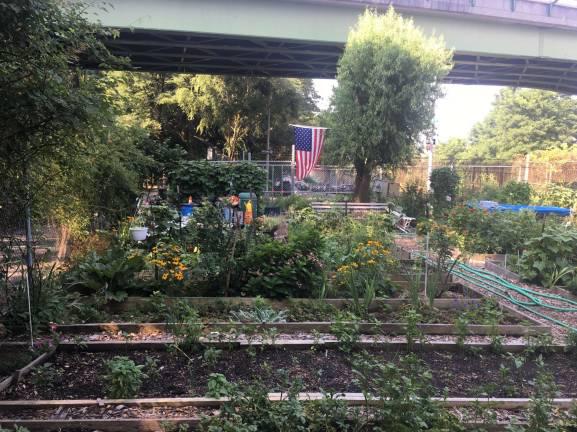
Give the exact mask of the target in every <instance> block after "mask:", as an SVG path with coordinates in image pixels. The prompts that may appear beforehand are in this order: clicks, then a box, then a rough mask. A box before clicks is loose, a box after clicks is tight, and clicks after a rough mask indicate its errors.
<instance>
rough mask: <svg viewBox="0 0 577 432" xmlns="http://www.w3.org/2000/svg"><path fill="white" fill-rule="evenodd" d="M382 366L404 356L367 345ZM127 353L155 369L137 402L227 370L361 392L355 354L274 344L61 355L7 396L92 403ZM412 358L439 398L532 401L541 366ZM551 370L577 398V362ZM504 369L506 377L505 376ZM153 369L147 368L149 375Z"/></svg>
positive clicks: (461, 357) (554, 357) (493, 358)
mask: <svg viewBox="0 0 577 432" xmlns="http://www.w3.org/2000/svg"><path fill="white" fill-rule="evenodd" d="M367 350H368V352H369V353H370V354H371V355H372V356H374V358H376V359H378V360H379V361H382V362H392V363H396V362H398V361H399V359H400V357H401V354H402V352H400V351H399V350H396V351H391V350H383V349H379V348H370V347H367ZM118 354H122V355H125V356H128V357H129V358H131V359H133V360H134V361H135V363H137V364H149V365H150V364H154V365H155V366H154V371H153V372H154V375H155V377H154V378H151V379H147V380H145V382H144V384H143V386H142V388H141V390H140V391H139V394H138V396H139V397H168V396H170V397H182V396H202V395H204V394H205V393H206V390H207V380H208V377H209V375H210V374H211V373H222V374H223V375H225V376H226V378H227V379H228V380H229V381H230V382H234V383H239V384H243V383H244V384H248V383H250V382H253V381H258V382H260V383H261V384H264V385H266V387H267V388H269V389H270V391H283V390H286V387H285V386H286V382H287V381H286V379H287V377H290V382H292V381H294V380H295V379H297V378H298V379H301V380H302V382H303V386H304V388H303V391H317V390H318V389H319V388H322V389H324V390H327V391H335V392H358V391H360V390H359V387H358V385H357V384H356V382H355V377H356V376H355V374H354V373H353V371H352V369H351V358H352V357H351V353H349V352H343V351H341V350H338V349H330V347H326V346H322V345H321V346H316V349H307V350H289V349H286V348H280V347H275V348H272V347H270V346H261V347H252V348H240V349H233V350H230V351H223V352H222V353H221V355H220V356H219V357H218V358H217V360H216V361H214V362H211V363H210V364H207V362H206V360H205V359H204V358H203V355H202V353H201V352H199V353H197V354H193V355H191V356H190V357H191V359H190V360H189V359H187V358H185V357H184V356H180V355H175V353H174V352H169V351H151V350H138V351H122V350H116V351H115V352H72V353H65V352H58V353H56V354H55V355H54V356H53V358H52V359H51V363H52V366H51V368H50V371H49V372H47V371H46V370H45V369H44V370H42V371H41V372H40V375H39V373H37V372H33V373H32V374H29V375H27V376H26V377H23V378H22V379H21V380H20V382H18V383H16V384H15V385H14V386H11V387H10V388H8V389H7V390H6V391H5V392H4V393H3V394H2V398H3V399H12V400H13V399H85V398H89V399H95V398H103V397H104V396H105V392H104V384H103V379H102V375H103V372H104V362H105V361H106V360H109V359H111V358H112V357H114V356H115V355H118ZM415 355H416V356H417V357H418V358H420V359H421V360H422V361H423V362H424V364H425V365H426V366H427V367H428V368H429V369H430V370H431V372H432V376H433V384H434V386H435V388H436V389H437V395H438V396H443V395H444V392H445V391H446V390H445V389H448V392H449V393H448V396H451V397H479V396H486V397H490V396H493V397H511V396H516V397H529V396H530V395H531V393H532V389H533V385H534V379H535V374H536V367H535V364H534V362H533V361H532V359H533V357H534V356H529V357H530V358H527V357H525V358H524V360H523V362H522V364H516V363H517V362H519V361H521V357H520V356H503V355H501V354H494V353H490V352H485V353H483V355H473V354H470V353H466V352H453V353H451V352H446V351H439V350H431V351H417V352H416V353H415ZM542 356H543V360H544V362H545V365H546V368H547V369H548V370H549V371H550V372H551V373H552V374H553V376H554V378H555V381H556V382H557V385H558V388H559V396H562V397H576V396H577V365H576V364H575V363H574V362H573V361H571V358H569V357H568V356H567V355H566V354H563V353H544V354H542ZM503 368H507V373H506V374H505V373H504V372H503ZM150 372H152V371H149V373H150Z"/></svg>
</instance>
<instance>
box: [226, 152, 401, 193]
mask: <svg viewBox="0 0 577 432" xmlns="http://www.w3.org/2000/svg"><path fill="white" fill-rule="evenodd" d="M235 162H236V161H233V162H232V163H235ZM244 162H246V161H244ZM250 162H252V163H254V164H256V165H258V166H259V167H261V168H263V169H264V170H266V171H267V172H268V182H267V187H266V190H265V192H266V194H267V195H290V194H292V193H293V191H294V193H297V194H299V195H350V194H352V193H353V190H354V184H355V170H354V169H353V168H352V167H338V166H332V165H319V166H316V167H315V168H313V170H312V171H311V172H310V174H309V175H308V176H307V177H306V178H304V179H303V180H296V178H294V170H293V167H292V165H291V162H290V161H277V160H275V161H270V162H268V163H267V162H266V161H261V160H258V161H250ZM215 163H219V162H215ZM228 163H231V162H228ZM267 168H268V169H267ZM293 183H294V188H293ZM372 188H373V191H374V192H377V193H382V194H383V195H392V194H396V193H398V187H395V186H394V184H393V182H391V181H390V180H388V179H387V177H386V176H385V175H384V173H383V172H378V173H376V174H375V176H374V178H373V182H372Z"/></svg>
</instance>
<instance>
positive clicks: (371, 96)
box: [328, 8, 452, 201]
mask: <svg viewBox="0 0 577 432" xmlns="http://www.w3.org/2000/svg"><path fill="white" fill-rule="evenodd" d="M451 56H452V54H451V52H450V51H449V50H448V49H446V48H445V46H444V43H443V41H442V40H441V39H440V38H437V37H426V36H425V35H424V34H423V32H422V31H421V30H420V29H418V28H416V27H415V26H414V24H413V22H412V21H411V20H410V19H405V18H403V17H401V16H400V15H398V14H397V13H396V12H395V11H394V10H393V9H392V8H389V10H388V12H387V13H386V14H384V15H379V14H377V13H376V12H374V11H366V12H365V13H364V15H362V16H361V17H360V18H359V21H358V23H357V25H356V27H355V28H354V29H353V30H351V32H350V33H349V37H348V40H347V44H346V46H345V51H344V53H343V56H342V58H341V59H340V61H339V66H338V75H337V80H338V87H337V88H336V90H335V97H334V116H333V117H334V118H333V122H332V123H333V125H332V126H333V131H332V135H333V137H332V140H331V143H330V146H329V148H328V150H329V151H331V152H333V153H334V154H335V156H336V158H337V159H338V160H339V161H340V162H341V163H346V164H350V163H352V164H353V166H354V167H355V170H356V179H355V189H354V197H355V199H356V200H358V201H367V200H369V195H370V193H369V192H370V183H371V176H372V173H373V170H374V169H375V168H376V167H379V166H384V167H386V168H395V167H398V166H401V165H403V164H406V163H408V162H409V161H410V160H411V158H412V156H413V154H414V150H415V147H416V143H417V141H418V139H419V137H420V135H421V134H423V133H424V132H426V131H427V130H428V129H430V128H431V126H432V119H433V115H434V104H435V100H436V99H437V98H438V97H439V96H440V95H441V86H440V83H441V79H442V78H443V76H444V75H445V74H447V72H448V71H449V70H450V68H451Z"/></svg>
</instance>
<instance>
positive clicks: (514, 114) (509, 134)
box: [437, 88, 577, 162]
mask: <svg viewBox="0 0 577 432" xmlns="http://www.w3.org/2000/svg"><path fill="white" fill-rule="evenodd" d="M576 142H577V100H575V99H574V98H572V97H570V96H568V95H564V94H561V93H555V92H551V91H545V90H536V89H511V88H505V89H503V90H501V92H500V94H499V95H498V97H497V98H496V100H495V102H494V104H493V109H492V110H491V112H490V113H489V115H488V116H487V117H486V118H485V119H484V120H483V121H481V122H479V123H477V124H476V125H475V126H474V128H473V130H472V131H471V134H470V137H469V140H468V141H465V140H450V141H449V142H447V143H443V144H442V145H440V146H439V148H438V150H437V151H438V153H439V156H438V158H439V159H449V160H450V159H465V160H474V161H479V162H480V161H485V160H511V159H513V158H514V157H516V156H524V155H526V154H527V153H531V152H535V151H538V150H546V149H562V148H570V147H571V146H573V145H574V144H575V143H576Z"/></svg>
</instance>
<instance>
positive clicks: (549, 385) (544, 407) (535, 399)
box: [527, 356, 557, 432]
mask: <svg viewBox="0 0 577 432" xmlns="http://www.w3.org/2000/svg"><path fill="white" fill-rule="evenodd" d="M536 364H537V374H536V376H535V386H534V393H533V396H532V397H531V406H530V408H529V425H528V427H527V432H548V431H551V432H552V431H553V430H554V429H552V428H551V414H552V411H553V398H554V397H555V393H556V391H557V386H556V385H555V379H554V377H553V375H552V374H551V372H549V371H548V370H547V369H546V367H545V363H544V362H543V358H542V357H541V356H539V357H538V358H537V360H536Z"/></svg>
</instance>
